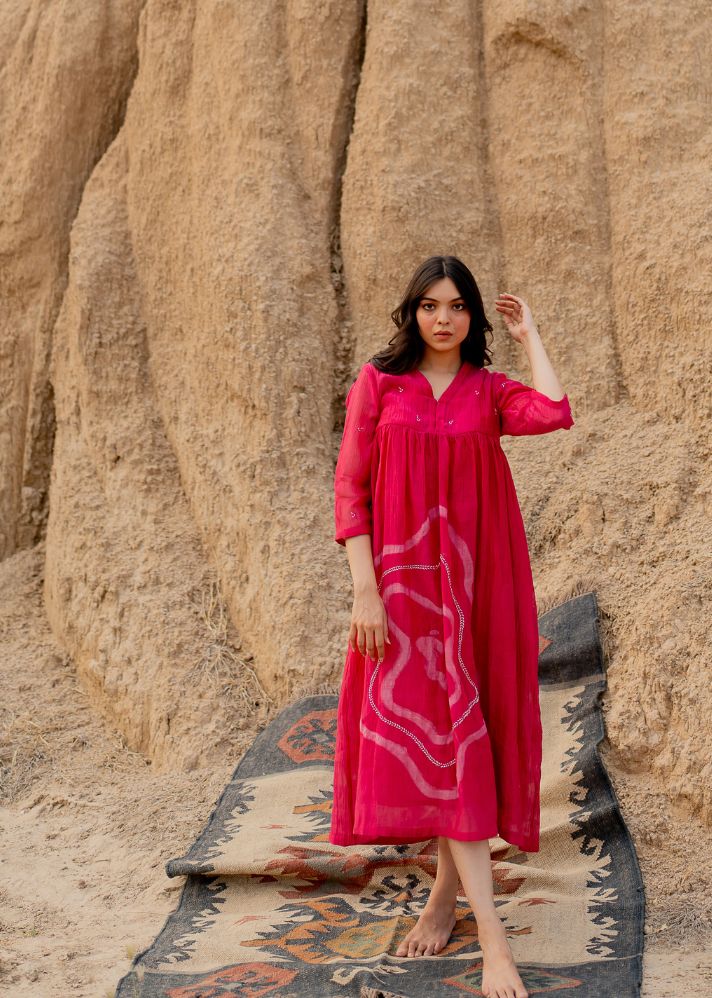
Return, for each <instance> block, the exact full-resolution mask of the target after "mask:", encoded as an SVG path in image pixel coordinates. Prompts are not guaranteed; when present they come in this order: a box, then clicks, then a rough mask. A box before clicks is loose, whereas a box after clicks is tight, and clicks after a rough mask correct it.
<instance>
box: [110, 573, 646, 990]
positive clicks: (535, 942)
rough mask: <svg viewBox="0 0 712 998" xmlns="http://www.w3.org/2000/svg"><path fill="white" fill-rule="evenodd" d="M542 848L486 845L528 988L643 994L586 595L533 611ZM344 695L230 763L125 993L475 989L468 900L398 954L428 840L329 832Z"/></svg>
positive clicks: (635, 877)
mask: <svg viewBox="0 0 712 998" xmlns="http://www.w3.org/2000/svg"><path fill="white" fill-rule="evenodd" d="M539 633H540V658H539V663H540V665H539V675H540V689H541V697H540V702H541V712H542V724H543V729H544V758H543V766H542V784H541V806H542V813H541V818H542V820H541V850H540V852H538V853H522V852H521V851H519V850H518V849H517V848H516V847H515V846H511V845H508V844H507V843H506V842H504V841H503V840H502V839H499V838H496V839H491V840H490V845H491V849H492V859H493V874H494V882H495V891H496V896H495V900H496V903H497V905H498V911H499V914H500V917H501V918H502V920H503V922H504V925H505V927H506V930H507V935H508V938H509V941H510V944H511V947H512V950H513V952H514V956H515V959H516V961H517V964H518V967H519V972H520V974H521V976H522V979H523V980H524V983H525V985H526V987H527V989H528V991H529V994H530V995H538V994H548V993H550V992H556V994H557V996H564V995H571V996H572V998H607V996H610V998H629V996H637V995H639V994H640V986H641V979H642V953H643V919H644V891H643V883H642V878H641V874H640V868H639V866H638V860H637V857H636V854H635V850H634V847H633V843H632V841H631V838H630V835H629V833H628V830H627V829H626V827H625V824H624V823H623V819H622V817H621V813H620V810H619V807H618V802H617V800H616V797H615V794H614V792H613V789H612V786H611V784H610V782H609V779H608V776H607V774H606V771H605V769H604V768H603V765H602V762H601V759H600V756H599V753H598V748H597V746H598V743H599V742H600V740H601V738H602V737H603V734H604V731H603V719H602V716H601V710H600V702H599V701H600V694H601V692H602V691H603V689H604V688H605V682H606V680H605V675H604V672H603V654H602V649H601V643H600V640H599V629H598V608H597V603H596V597H595V594H594V593H591V592H589V593H584V594H583V595H581V596H575V597H572V598H571V599H569V600H567V601H566V602H564V603H563V604H561V605H560V606H557V607H554V608H553V609H551V610H549V611H548V612H546V613H544V614H543V615H540V617H539ZM336 705H337V697H336V696H334V695H314V696H306V697H302V698H301V699H298V700H296V701H295V702H293V703H291V704H289V705H288V706H286V707H285V708H284V709H283V710H282V712H281V713H280V714H279V715H278V716H277V717H276V718H275V719H274V720H273V721H272V722H271V724H270V725H269V726H268V727H267V728H265V730H264V731H262V732H261V733H260V735H259V736H258V737H257V738H256V739H255V742H254V744H253V745H252V747H251V748H250V749H249V751H248V752H247V753H246V754H245V756H244V757H243V758H242V760H241V761H240V763H239V765H238V767H237V769H236V770H235V773H234V775H233V777H232V779H231V781H230V783H229V784H228V786H227V787H226V788H225V790H224V792H223V794H222V796H221V797H220V800H219V801H218V803H217V805H216V807H215V810H214V811H213V814H212V815H211V817H210V819H209V821H208V823H207V825H206V827H205V830H204V831H203V832H202V834H201V835H200V836H199V838H198V839H197V841H196V842H195V843H194V845H193V846H192V847H191V848H190V850H189V851H188V853H187V854H186V855H185V856H183V857H181V858H180V859H172V860H170V861H169V862H168V864H167V867H166V870H167V873H168V876H170V877H176V876H181V875H186V876H187V879H186V882H185V884H184V887H183V891H182V895H181V899H180V903H179V905H178V908H177V910H176V911H175V912H173V914H171V915H170V916H169V918H168V920H167V921H166V924H165V925H164V927H163V929H162V930H161V932H160V934H159V936H158V938H157V939H156V940H155V942H154V943H153V945H152V946H150V947H149V948H148V949H147V950H145V952H143V953H140V954H139V955H138V956H137V957H136V958H135V960H134V962H133V964H132V967H131V970H130V971H129V973H128V974H127V975H126V976H125V977H124V978H123V979H122V980H121V981H120V982H119V986H118V990H117V992H116V994H117V998H129V996H142V998H149V996H150V998H153V996H159V995H160V996H166V998H218V996H223V995H241V996H249V998H261V996H264V995H276V996H279V998H301V996H323V998H335V996H342V995H343V996H357V998H378V996H407V998H416V996H417V998H420V996H428V998H435V996H446V995H447V996H451V998H458V996H462V995H468V994H469V995H481V994H482V991H481V989H480V985H481V981H482V973H481V971H482V954H481V950H480V948H479V946H478V942H477V925H476V922H475V920H474V917H473V915H472V912H471V910H470V908H469V906H468V904H467V900H466V898H465V896H464V895H461V896H460V897H459V899H458V916H459V917H458V922H457V925H456V926H455V929H454V931H453V933H452V936H451V937H450V941H449V943H448V945H447V946H446V947H445V948H444V949H443V950H442V951H441V952H440V953H439V954H438V955H437V956H431V957H411V958H409V957H397V956H395V955H394V954H395V950H396V948H397V946H398V943H399V942H400V940H401V939H402V938H403V936H404V935H405V934H406V932H408V930H409V929H410V928H411V926H412V925H413V924H414V923H415V921H416V919H417V917H418V914H419V913H420V911H421V910H422V908H423V905H424V904H425V901H426V900H427V897H428V893H429V890H430V887H431V885H432V883H433V879H434V876H435V861H436V858H437V840H430V841H427V842H420V843H415V844H410V845H383V846H379V845H371V846H334V845H331V844H330V843H329V841H328V830H329V814H330V807H331V798H332V789H333V788H332V777H333V753H334V736H335V726H336Z"/></svg>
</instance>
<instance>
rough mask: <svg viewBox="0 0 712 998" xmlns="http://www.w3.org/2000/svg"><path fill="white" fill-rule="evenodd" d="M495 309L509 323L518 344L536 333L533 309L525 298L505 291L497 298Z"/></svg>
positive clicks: (508, 327)
mask: <svg viewBox="0 0 712 998" xmlns="http://www.w3.org/2000/svg"><path fill="white" fill-rule="evenodd" d="M494 307H495V308H496V309H497V311H498V312H499V314H500V315H501V316H502V318H503V319H504V321H505V322H506V323H507V329H508V331H509V333H510V335H511V337H512V339H513V340H515V341H516V342H517V343H523V342H524V340H525V339H526V338H527V336H533V335H534V334H535V333H536V331H537V328H536V326H535V325H534V319H533V318H532V313H531V309H530V308H529V306H528V305H527V303H526V302H525V301H524V299H523V298H517V296H516V295H510V294H509V293H508V292H507V291H504V292H502V294H500V295H498V296H497V298H495V303H494Z"/></svg>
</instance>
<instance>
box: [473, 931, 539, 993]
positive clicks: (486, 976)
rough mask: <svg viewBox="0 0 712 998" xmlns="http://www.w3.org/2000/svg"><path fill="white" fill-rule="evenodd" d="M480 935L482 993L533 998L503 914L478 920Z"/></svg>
mask: <svg viewBox="0 0 712 998" xmlns="http://www.w3.org/2000/svg"><path fill="white" fill-rule="evenodd" d="M477 935H478V939H479V942H480V946H481V947H482V957H483V959H482V963H483V966H482V994H483V995H486V996H487V998H529V992H528V991H527V989H526V988H525V987H524V982H523V981H522V979H521V977H520V976H519V971H518V970H517V967H516V964H515V962H514V954H513V953H512V950H511V949H510V946H509V942H508V940H507V933H506V932H505V928H504V925H503V924H502V921H501V919H500V917H499V915H495V916H494V918H493V919H489V918H488V919H487V920H483V921H482V922H480V921H478V923H477Z"/></svg>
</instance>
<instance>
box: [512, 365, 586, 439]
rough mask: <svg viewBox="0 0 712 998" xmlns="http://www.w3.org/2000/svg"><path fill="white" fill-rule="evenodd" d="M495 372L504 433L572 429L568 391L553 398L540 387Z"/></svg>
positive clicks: (519, 434) (532, 432) (521, 434)
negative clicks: (539, 389) (537, 388)
mask: <svg viewBox="0 0 712 998" xmlns="http://www.w3.org/2000/svg"><path fill="white" fill-rule="evenodd" d="M492 375H493V377H494V378H495V382H494V398H495V406H496V408H497V411H498V413H499V426H500V433H501V434H502V435H504V434H506V433H508V434H510V435H512V436H523V435H525V434H535V433H550V432H551V431H552V430H568V429H569V428H570V427H572V426H573V425H574V420H573V417H572V415H571V406H570V404H569V397H568V395H564V397H563V398H561V399H556V400H555V399H550V398H549V397H548V395H544V394H543V393H542V392H539V391H537V390H536V388H532V387H531V386H530V385H525V384H523V383H522V382H521V381H516V380H515V379H514V378H508V377H507V375H506V374H502V373H501V372H498V371H493V372H492Z"/></svg>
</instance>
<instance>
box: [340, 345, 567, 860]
mask: <svg viewBox="0 0 712 998" xmlns="http://www.w3.org/2000/svg"><path fill="white" fill-rule="evenodd" d="M572 425H573V419H572V416H571V409H570V405H569V399H568V396H567V395H565V396H564V397H563V398H562V399H560V400H559V401H553V400H552V399H550V398H548V397H547V396H546V395H543V394H542V393H540V392H538V391H536V390H535V389H534V388H531V387H530V386H528V385H525V384H522V382H520V381H515V380H513V379H512V378H508V377H507V375H506V374H502V373H501V372H499V371H492V370H491V369H488V368H478V367H475V366H474V365H473V364H470V363H469V362H468V361H465V362H463V363H462V365H461V367H460V369H459V371H458V372H457V374H456V375H455V378H454V380H453V381H451V383H450V384H449V385H448V387H447V389H446V390H445V391H444V392H443V393H442V395H441V396H440V398H439V399H437V400H436V399H435V397H434V394H433V390H432V387H431V385H430V382H429V381H428V379H427V378H426V377H425V375H424V374H422V373H421V372H420V371H417V370H415V371H410V372H408V373H406V374H401V375H394V374H386V373H384V372H381V371H379V370H378V369H377V368H376V367H374V366H373V365H372V364H371V363H366V364H364V365H363V367H362V368H361V370H360V372H359V374H358V377H357V378H356V380H355V381H354V383H353V384H352V385H351V388H350V389H349V392H348V395H347V397H346V421H345V425H344V433H343V438H342V441H341V449H340V452H339V458H338V462H337V466H336V473H335V478H334V490H335V505H334V511H335V524H336V536H335V540H336V541H337V542H338V543H340V544H344V542H345V539H346V538H347V537H351V536H353V535H355V534H364V533H368V534H370V535H371V546H372V552H373V561H374V567H375V570H376V579H377V582H378V586H379V592H380V594H381V597H382V599H383V602H384V605H385V608H386V613H387V617H388V628H389V636H390V638H391V644H387V645H386V651H385V654H384V657H383V659H382V660H381V661H374V660H373V659H371V658H369V657H368V656H367V655H362V654H361V653H360V652H354V651H352V650H351V649H350V648H349V649H348V651H347V653H346V661H345V665H344V672H343V677H342V681H341V691H340V696H339V704H338V718H337V734H336V750H335V760H334V799H333V806H332V813H331V828H330V834H329V841H330V842H332V843H334V844H336V845H352V844H356V843H374V844H375V843H405V842H420V841H424V840H427V839H430V838H433V837H435V836H437V835H446V836H448V837H450V838H454V839H462V840H468V839H484V838H492V837H494V836H496V835H499V836H500V837H501V838H503V839H504V840H505V841H506V842H509V843H511V844H514V845H517V846H519V847H520V848H521V849H523V850H524V851H527V852H537V851H538V850H539V781H540V776H541V753H542V730H541V716H540V711H539V687H538V679H537V671H538V656H539V635H538V619H537V605H536V599H535V595H534V585H533V581H532V573H531V565H530V562H529V550H528V547H527V540H526V535H525V532H524V523H523V520H522V515H521V511H520V508H519V503H518V500H517V495H516V492H515V488H514V482H513V480H512V475H511V471H510V467H509V462H508V461H507V458H506V455H505V453H504V451H503V450H502V446H501V444H500V436H501V435H502V434H506V433H509V434H534V433H548V432H550V431H551V430H556V429H558V428H563V429H568V428H569V427H570V426H572Z"/></svg>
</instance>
